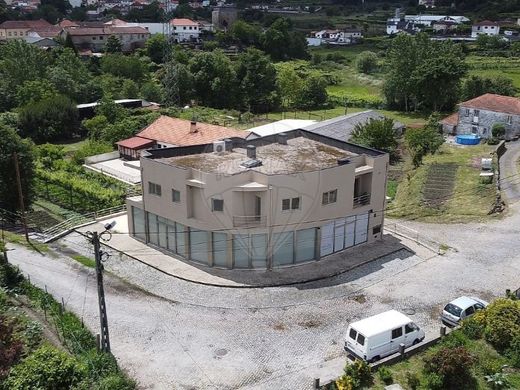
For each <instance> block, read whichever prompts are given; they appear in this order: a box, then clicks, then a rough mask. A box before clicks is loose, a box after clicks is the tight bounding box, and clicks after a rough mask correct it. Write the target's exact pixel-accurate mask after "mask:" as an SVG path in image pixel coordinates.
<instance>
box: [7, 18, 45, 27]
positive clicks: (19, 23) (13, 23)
mask: <svg viewBox="0 0 520 390" xmlns="http://www.w3.org/2000/svg"><path fill="white" fill-rule="evenodd" d="M42 27H52V24H50V23H49V22H47V21H46V20H43V19H40V20H6V21H5V22H3V23H2V24H0V28H6V29H15V28H16V29H18V28H42Z"/></svg>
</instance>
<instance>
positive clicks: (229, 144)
mask: <svg viewBox="0 0 520 390" xmlns="http://www.w3.org/2000/svg"><path fill="white" fill-rule="evenodd" d="M224 142H225V143H226V151H227V152H232V151H233V140H231V139H229V138H226V139H225V140H224Z"/></svg>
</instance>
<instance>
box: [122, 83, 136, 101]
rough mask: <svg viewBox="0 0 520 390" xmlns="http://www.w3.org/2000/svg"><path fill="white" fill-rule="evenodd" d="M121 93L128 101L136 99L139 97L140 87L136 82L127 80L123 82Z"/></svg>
mask: <svg viewBox="0 0 520 390" xmlns="http://www.w3.org/2000/svg"><path fill="white" fill-rule="evenodd" d="M121 92H122V93H123V96H125V98H126V99H136V98H138V97H139V86H138V85H137V84H136V82H135V81H133V80H129V79H126V80H125V81H123V87H122V88H121Z"/></svg>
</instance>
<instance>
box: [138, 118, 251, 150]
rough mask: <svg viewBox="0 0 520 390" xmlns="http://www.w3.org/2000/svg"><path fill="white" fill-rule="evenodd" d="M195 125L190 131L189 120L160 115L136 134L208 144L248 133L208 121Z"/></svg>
mask: <svg viewBox="0 0 520 390" xmlns="http://www.w3.org/2000/svg"><path fill="white" fill-rule="evenodd" d="M195 126H196V128H195V129H196V131H195V132H190V129H191V121H188V120H184V119H179V118H171V117H169V116H164V115H162V116H160V117H159V118H157V119H156V120H155V121H154V122H153V123H152V124H151V125H149V126H148V127H145V128H144V129H143V130H141V132H139V133H138V134H137V136H138V137H142V138H147V139H151V140H154V141H158V142H164V143H167V144H171V145H175V146H190V145H204V144H209V143H211V142H214V141H218V140H222V139H224V138H230V137H239V138H245V137H247V136H248V135H249V132H248V131H241V130H236V129H232V128H229V127H223V126H217V125H210V124H208V123H200V122H197V123H196V125H195Z"/></svg>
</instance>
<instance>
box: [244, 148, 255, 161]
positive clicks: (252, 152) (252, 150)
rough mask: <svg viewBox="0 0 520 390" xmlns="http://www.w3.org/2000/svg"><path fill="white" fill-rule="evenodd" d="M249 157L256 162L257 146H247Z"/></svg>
mask: <svg viewBox="0 0 520 390" xmlns="http://www.w3.org/2000/svg"><path fill="white" fill-rule="evenodd" d="M246 149H247V157H248V158H250V159H251V160H256V146H255V145H247V147H246Z"/></svg>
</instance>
